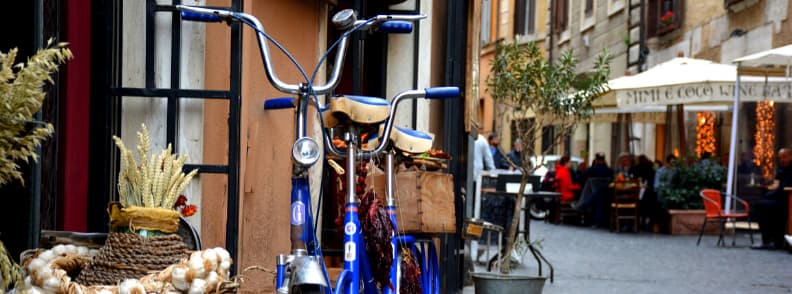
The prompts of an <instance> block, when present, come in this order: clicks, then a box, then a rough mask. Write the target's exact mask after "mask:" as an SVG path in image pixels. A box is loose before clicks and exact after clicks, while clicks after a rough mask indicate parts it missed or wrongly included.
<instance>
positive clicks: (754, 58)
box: [726, 45, 792, 211]
mask: <svg viewBox="0 0 792 294" xmlns="http://www.w3.org/2000/svg"><path fill="white" fill-rule="evenodd" d="M734 63H735V64H737V69H738V70H737V76H736V80H735V86H734V87H735V89H739V88H740V82H741V80H742V76H743V75H748V76H754V77H756V76H763V77H765V78H766V77H787V78H788V77H789V68H790V65H791V64H792V45H787V46H784V47H779V48H775V49H771V50H767V51H763V52H759V53H756V54H751V55H748V56H745V57H741V58H738V59H735V60H734ZM785 80H786V79H785ZM787 87H789V85H787ZM741 92H742V91H734V106H733V107H734V114H733V115H732V129H731V142H730V143H731V147H730V152H729V171H728V172H729V174H728V177H727V181H726V194H728V195H733V193H734V184H735V182H734V177H735V174H734V173H735V162H736V156H735V155H736V152H737V126H738V124H739V115H738V113H739V103H740V94H741ZM768 92H769V91H765V93H768ZM768 98H772V97H768ZM771 100H774V99H771ZM730 204H731V201H727V202H726V211H729V210H730V208H731V205H730Z"/></svg>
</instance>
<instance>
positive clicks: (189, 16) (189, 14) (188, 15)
mask: <svg viewBox="0 0 792 294" xmlns="http://www.w3.org/2000/svg"><path fill="white" fill-rule="evenodd" d="M181 18H182V19H184V20H189V21H201V22H221V21H223V18H222V17H220V16H219V15H215V14H206V13H198V12H193V11H187V10H182V12H181Z"/></svg>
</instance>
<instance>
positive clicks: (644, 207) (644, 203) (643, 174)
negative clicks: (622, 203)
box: [630, 155, 660, 227]
mask: <svg viewBox="0 0 792 294" xmlns="http://www.w3.org/2000/svg"><path fill="white" fill-rule="evenodd" d="M630 174H631V175H632V176H633V178H635V179H638V180H640V181H641V183H642V184H643V185H642V191H643V194H642V195H641V200H640V203H639V204H638V207H639V209H638V210H639V214H640V215H641V217H642V218H643V219H644V222H643V223H642V225H647V226H649V227H651V226H652V225H654V224H656V223H657V219H658V218H657V213H658V210H659V208H660V204H659V203H658V202H657V196H655V192H654V181H655V170H654V163H652V161H651V160H649V158H648V157H646V155H641V156H638V158H637V159H636V162H635V165H633V167H632V168H630Z"/></svg>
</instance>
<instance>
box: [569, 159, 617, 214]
mask: <svg viewBox="0 0 792 294" xmlns="http://www.w3.org/2000/svg"><path fill="white" fill-rule="evenodd" d="M584 177H585V178H586V181H587V182H588V181H592V183H585V184H583V188H584V190H585V189H586V188H589V189H591V191H584V193H583V194H582V195H581V198H580V201H578V202H577V203H573V204H572V207H573V208H575V209H577V210H579V211H581V212H583V213H588V214H593V216H594V221H593V223H592V224H593V225H595V226H605V225H606V223H607V211H608V199H609V196H610V193H611V190H610V189H609V188H608V183H610V182H612V181H613V169H611V168H610V167H608V162H607V161H606V160H605V154H603V153H597V154H596V155H594V161H593V162H592V163H591V167H589V168H588V169H586V172H585V173H584ZM593 181H597V182H596V183H595V182H593ZM589 184H590V185H591V186H590V187H589Z"/></svg>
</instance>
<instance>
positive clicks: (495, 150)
mask: <svg viewBox="0 0 792 294" xmlns="http://www.w3.org/2000/svg"><path fill="white" fill-rule="evenodd" d="M487 142H488V143H489V150H490V153H491V154H492V161H493V163H494V164H495V168H496V169H508V168H509V163H508V162H507V161H506V159H505V158H504V156H503V152H501V151H500V137H498V134H497V133H495V132H492V133H490V134H489V136H488V137H487Z"/></svg>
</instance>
